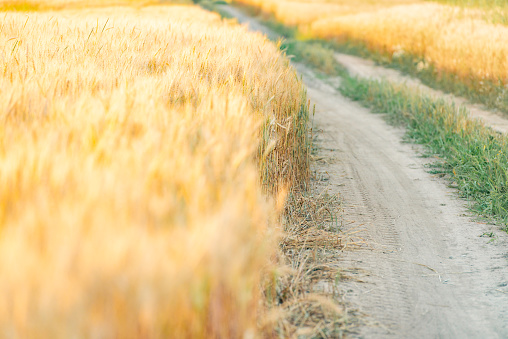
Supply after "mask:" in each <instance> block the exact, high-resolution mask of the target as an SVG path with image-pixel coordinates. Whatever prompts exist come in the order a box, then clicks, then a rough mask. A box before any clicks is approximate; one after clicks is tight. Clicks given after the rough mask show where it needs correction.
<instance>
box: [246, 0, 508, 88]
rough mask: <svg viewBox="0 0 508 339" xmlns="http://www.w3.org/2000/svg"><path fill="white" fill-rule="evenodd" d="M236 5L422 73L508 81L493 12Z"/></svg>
mask: <svg viewBox="0 0 508 339" xmlns="http://www.w3.org/2000/svg"><path fill="white" fill-rule="evenodd" d="M237 2H239V3H246V4H249V5H254V6H258V7H259V8H261V9H262V10H263V11H265V12H269V13H272V14H274V15H275V17H276V18H277V19H278V20H279V21H281V22H282V23H284V24H289V25H296V26H298V27H299V28H300V32H302V33H303V35H304V36H305V37H307V38H309V37H310V38H325V39H333V40H338V41H340V42H349V41H352V42H360V43H362V45H365V46H366V47H367V48H369V49H370V50H372V51H374V52H380V53H383V54H385V55H388V57H389V58H400V57H402V56H404V55H407V56H411V57H416V58H419V59H420V60H421V63H420V64H419V67H420V68H422V69H423V68H427V67H429V66H430V65H432V66H434V67H435V68H436V70H437V72H446V73H448V74H453V75H456V76H457V77H459V78H460V79H462V80H463V81H464V82H466V83H468V82H469V80H472V79H474V80H475V81H490V82H493V83H496V84H497V83H498V82H501V83H502V84H506V83H507V82H508V81H507V79H508V58H507V56H508V45H507V44H506V37H507V36H508V27H506V26H504V25H500V24H494V23H493V20H491V19H494V18H493V16H495V15H496V14H495V13H497V12H496V8H495V7H486V8H476V7H453V6H449V5H445V4H437V3H428V2H422V1H419V0H414V1H413V0H408V1H390V0H387V1H378V2H372V1H367V0H363V1H351V0H336V1H304V0H302V1H273V0H239V1H237ZM499 10H502V8H500V9H499ZM480 85H481V84H480ZM477 90H478V91H480V92H481V90H482V89H481V88H479V89H477Z"/></svg>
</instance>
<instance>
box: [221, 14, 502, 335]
mask: <svg viewBox="0 0 508 339" xmlns="http://www.w3.org/2000/svg"><path fill="white" fill-rule="evenodd" d="M224 9H225V10H228V11H229V12H230V13H231V14H232V15H234V16H236V17H238V18H239V21H240V22H245V21H246V22H249V21H251V19H250V18H247V17H245V16H243V15H242V13H239V12H238V11H237V10H235V9H233V8H230V7H225V8H224ZM251 27H254V26H251ZM296 67H297V69H298V70H299V72H300V73H301V74H302V75H303V78H304V81H305V84H306V85H307V88H308V94H309V97H310V98H311V100H312V102H313V103H315V104H316V109H317V112H316V116H315V121H314V123H315V130H317V138H318V140H317V142H318V145H319V147H320V152H321V155H326V156H327V158H330V159H332V161H328V162H327V163H322V164H315V168H314V170H315V171H316V172H317V173H318V174H319V175H320V176H322V177H326V179H327V181H326V184H327V189H328V190H329V191H330V192H332V193H338V194H340V195H341V196H342V197H343V199H344V201H345V211H344V220H345V226H344V227H345V229H346V230H347V229H348V228H357V229H358V228H360V229H364V232H363V237H364V238H365V240H366V241H367V242H368V244H369V246H368V247H365V248H364V249H361V250H355V251H345V252H343V254H342V255H341V257H340V258H338V260H339V266H340V267H342V268H344V269H347V268H354V269H356V270H359V271H360V272H362V273H360V274H358V277H357V278H358V279H357V280H351V281H346V282H344V283H341V284H342V285H341V288H342V292H343V294H344V295H345V299H346V300H347V301H348V302H349V303H351V304H352V305H353V306H354V307H356V308H358V309H359V310H360V311H361V312H362V313H364V314H365V324H364V325H363V326H362V327H361V328H360V329H359V332H358V333H357V334H356V335H353V336H356V337H365V338H385V337H386V338H392V337H396V338H508V236H507V234H506V233H504V232H502V231H500V230H499V229H498V227H496V226H491V225H485V224H481V223H476V222H473V221H472V220H471V219H472V218H471V216H467V215H466V214H467V212H466V208H465V202H464V201H462V200H459V199H458V198H457V197H456V194H455V192H453V190H452V189H450V188H448V187H447V186H446V183H445V182H444V181H443V180H442V179H439V178H437V177H435V176H433V175H431V174H429V173H428V172H426V170H425V164H426V163H428V162H429V160H428V159H423V158H420V157H418V150H417V148H416V146H411V145H408V144H403V143H401V137H402V135H403V131H402V130H400V129H396V128H394V127H391V126H389V125H387V124H386V123H385V121H384V120H383V119H382V116H381V115H375V114H372V113H370V112H369V111H368V110H367V109H365V108H363V107H361V106H359V105H358V104H356V103H352V102H350V101H349V100H347V99H345V98H344V97H342V96H341V95H340V94H339V93H338V92H337V91H336V90H335V89H334V87H333V86H330V85H329V84H328V83H327V82H326V81H325V80H320V79H318V78H317V77H316V76H315V75H314V74H313V73H312V72H311V71H309V70H308V69H306V68H305V67H303V66H302V65H296ZM329 155H331V156H329ZM487 234H488V235H489V236H492V237H485V236H482V235H487Z"/></svg>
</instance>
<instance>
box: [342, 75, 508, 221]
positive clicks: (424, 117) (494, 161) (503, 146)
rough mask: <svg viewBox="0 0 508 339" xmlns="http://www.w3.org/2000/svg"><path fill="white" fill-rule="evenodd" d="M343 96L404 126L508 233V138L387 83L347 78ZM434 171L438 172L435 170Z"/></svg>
mask: <svg viewBox="0 0 508 339" xmlns="http://www.w3.org/2000/svg"><path fill="white" fill-rule="evenodd" d="M341 92H342V93H343V94H344V95H345V96H347V97H349V98H351V99H353V100H356V101H359V102H361V103H363V104H364V105H365V106H367V107H369V108H371V109H372V110H374V111H376V112H382V113H387V118H388V119H389V120H390V121H391V122H392V123H395V124H399V125H403V126H404V127H405V128H406V130H407V137H408V138H409V139H410V140H411V141H413V142H415V143H418V144H422V145H425V146H426V147H427V149H428V150H429V152H431V153H433V154H437V155H439V156H440V157H441V159H442V160H443V161H442V169H441V170H439V173H447V174H449V175H450V178H451V181H452V185H453V186H454V187H457V188H458V190H459V192H460V195H461V196H462V197H463V198H466V199H468V200H469V201H471V202H472V206H471V209H472V210H473V211H474V212H475V213H477V214H478V215H480V216H483V217H487V218H490V219H493V220H495V221H497V222H500V223H502V224H503V225H505V230H507V231H508V229H507V228H506V225H507V224H508V138H507V137H506V136H504V135H501V134H498V133H496V132H494V131H492V130H491V129H489V128H487V127H485V126H484V125H482V124H481V123H479V122H477V121H474V120H471V119H469V118H468V115H467V112H466V111H465V109H464V108H458V107H455V106H454V105H451V104H449V103H447V102H445V101H443V100H436V99H434V98H431V97H427V96H425V95H421V94H416V93H415V92H412V91H410V90H409V89H407V88H405V87H402V86H400V87H394V86H393V85H391V84H389V83H387V82H378V81H372V80H363V79H358V78H354V77H345V78H344V81H343V83H342V87H341ZM434 170H435V169H434Z"/></svg>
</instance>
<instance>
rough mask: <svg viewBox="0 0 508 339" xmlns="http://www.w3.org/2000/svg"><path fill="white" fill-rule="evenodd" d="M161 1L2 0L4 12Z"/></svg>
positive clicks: (181, 0) (184, 1)
mask: <svg viewBox="0 0 508 339" xmlns="http://www.w3.org/2000/svg"><path fill="white" fill-rule="evenodd" d="M160 2H161V1H159V0H104V1H101V0H0V10H3V11H13V10H15V11H40V10H49V9H64V8H85V7H105V6H122V5H137V6H143V5H149V4H158V3H160ZM166 2H170V3H178V4H189V3H192V1H191V0H171V1H166Z"/></svg>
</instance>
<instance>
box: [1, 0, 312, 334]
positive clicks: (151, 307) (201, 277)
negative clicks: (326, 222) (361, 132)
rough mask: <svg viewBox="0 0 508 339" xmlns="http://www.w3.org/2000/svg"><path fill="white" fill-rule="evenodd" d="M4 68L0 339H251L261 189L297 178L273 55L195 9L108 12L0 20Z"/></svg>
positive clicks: (290, 78) (266, 239) (278, 64)
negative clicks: (237, 338)
mask: <svg viewBox="0 0 508 339" xmlns="http://www.w3.org/2000/svg"><path fill="white" fill-rule="evenodd" d="M0 59H1V60H2V61H3V62H2V68H1V69H0V121H1V122H0V226H1V236H0V275H1V276H2V277H3V278H2V280H1V281H0V336H2V337H18V338H35V337H46V338H69V337H72V336H76V335H78V334H79V336H83V337H97V338H109V337H120V338H129V337H146V338H148V337H169V336H171V337H175V338H182V337H192V338H197V337H207V338H213V337H242V336H249V335H250V334H252V335H254V334H255V333H256V331H257V321H258V315H259V314H260V312H261V310H260V306H261V302H260V298H261V292H260V290H259V281H260V279H261V275H262V272H264V271H265V270H266V268H267V265H268V262H269V259H270V258H271V257H272V256H273V255H274V253H275V252H276V248H277V242H276V234H275V233H276V222H275V220H276V216H275V214H276V211H275V208H274V207H273V204H272V203H270V199H268V198H267V197H266V194H264V192H276V191H277V190H278V187H280V186H278V185H284V186H285V187H293V186H299V185H301V184H303V183H305V182H306V179H307V177H308V166H307V165H308V160H307V148H308V147H307V129H306V123H307V103H306V100H305V96H304V93H303V90H302V85H301V83H300V82H299V80H298V79H297V77H296V75H295V72H294V71H293V69H291V68H290V67H289V65H288V62H287V61H286V60H285V59H283V58H282V57H281V56H280V53H279V51H278V50H277V48H276V46H273V45H272V44H270V43H269V42H267V41H266V40H265V39H264V38H263V37H262V36H261V35H257V34H252V33H247V32H246V30H245V29H244V28H240V27H238V26H236V25H232V24H229V23H227V22H222V21H221V20H220V19H219V17H218V16H217V15H213V14H210V13H206V12H204V11H202V10H200V9H197V8H195V7H185V6H155V7H146V8H141V9H140V8H137V9H133V8H128V7H114V8H113V7H112V8H107V9H86V10H85V9H83V10H79V11H78V10H64V11H58V12H52V11H47V12H41V13H30V14H29V15H28V16H27V15H26V14H25V13H18V12H8V13H5V14H2V21H1V23H0ZM263 187H264V189H263ZM280 205H282V202H280Z"/></svg>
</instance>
